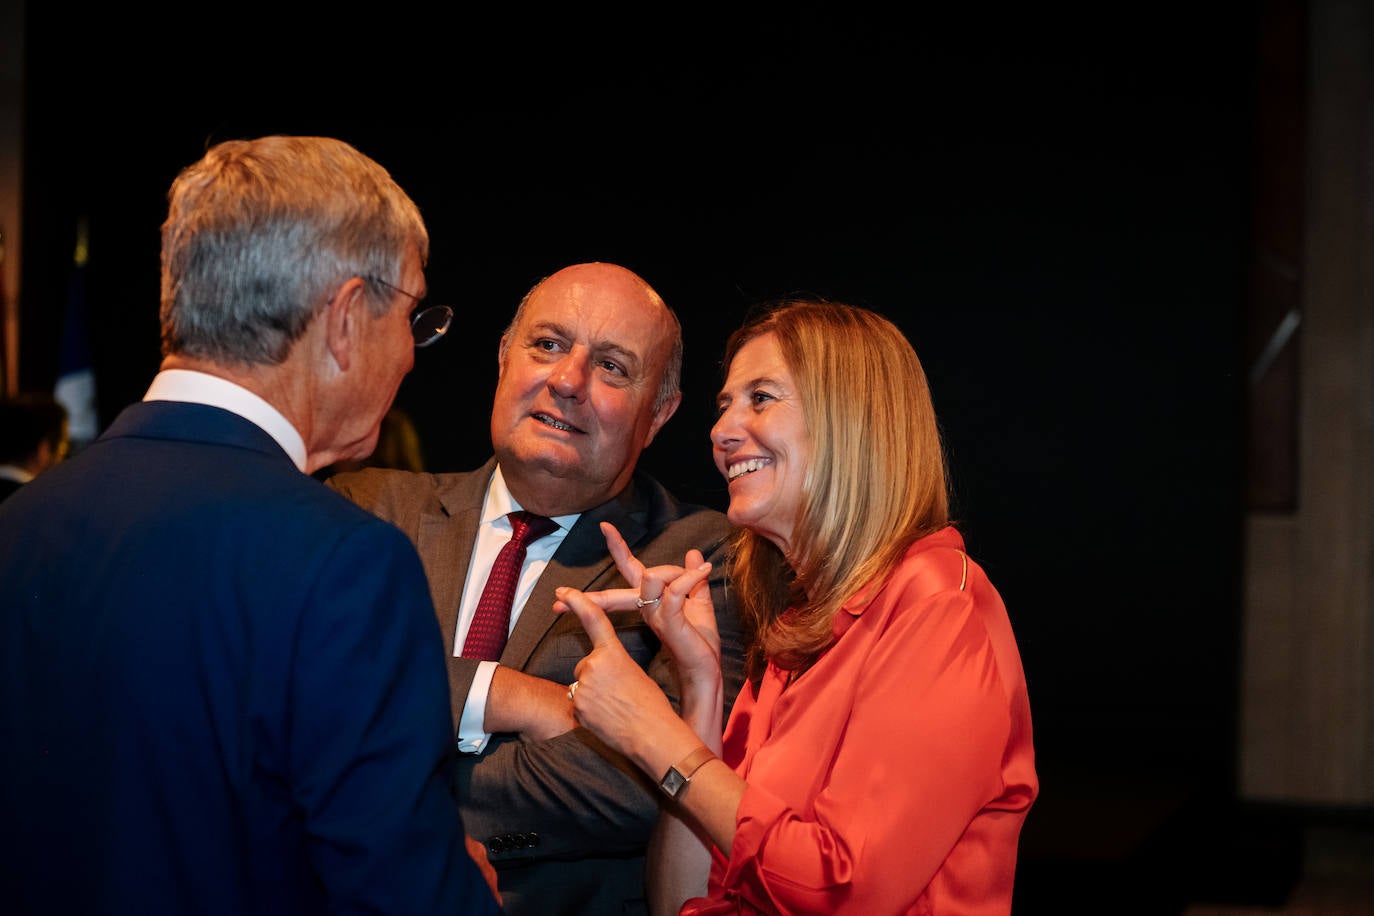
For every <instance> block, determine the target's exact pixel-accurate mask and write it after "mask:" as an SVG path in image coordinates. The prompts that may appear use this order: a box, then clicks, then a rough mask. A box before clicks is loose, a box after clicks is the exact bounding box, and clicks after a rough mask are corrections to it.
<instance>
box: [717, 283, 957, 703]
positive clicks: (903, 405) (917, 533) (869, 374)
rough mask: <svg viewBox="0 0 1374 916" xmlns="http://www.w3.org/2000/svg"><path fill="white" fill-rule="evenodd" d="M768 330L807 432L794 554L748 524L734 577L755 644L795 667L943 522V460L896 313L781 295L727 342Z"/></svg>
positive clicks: (823, 645) (735, 344) (758, 659)
mask: <svg viewBox="0 0 1374 916" xmlns="http://www.w3.org/2000/svg"><path fill="white" fill-rule="evenodd" d="M764 334H773V335H774V336H775V338H776V339H777V342H778V348H779V350H780V351H781V354H782V358H783V361H784V362H785V363H786V364H787V368H788V371H789V372H791V373H792V378H793V380H794V381H795V382H796V385H797V389H798V391H799V393H800V395H801V402H802V413H803V416H804V417H805V420H806V425H807V429H808V431H809V432H810V435H811V446H812V457H811V464H810V466H809V467H808V468H807V469H806V475H805V481H804V486H805V488H806V495H805V499H804V501H803V504H802V510H801V517H800V518H799V519H798V521H797V528H796V536H795V537H794V540H793V550H794V553H793V555H792V556H787V557H784V556H783V555H782V552H781V551H780V550H779V549H778V548H777V547H776V546H775V545H774V544H773V543H772V542H771V541H768V540H767V539H765V538H763V537H761V536H760V535H757V534H754V533H753V532H751V531H748V530H747V529H742V530H740V531H739V532H737V534H736V536H735V554H734V560H733V563H732V566H731V579H732V583H733V585H734V587H735V589H736V595H737V599H738V600H739V602H740V606H741V612H742V614H743V615H744V617H745V621H746V624H747V626H749V628H750V629H751V630H752V632H753V633H754V634H755V636H754V639H753V640H752V642H751V647H750V652H749V658H748V673H749V676H750V677H751V678H754V679H757V678H758V677H759V676H761V675H762V673H763V670H764V668H765V667H766V665H767V662H769V661H772V662H773V663H774V664H776V665H777V666H778V667H779V668H782V669H783V670H786V671H792V672H796V673H800V672H802V671H805V670H806V669H807V668H809V667H810V666H811V665H812V664H813V663H814V662H815V661H816V659H817V658H819V657H820V655H821V654H822V653H823V652H824V651H825V650H826V649H827V648H829V646H830V644H831V642H832V640H833V636H832V630H833V625H834V619H835V614H836V613H837V612H838V611H839V610H840V608H841V607H842V606H843V605H844V604H845V602H847V601H848V600H849V599H851V598H853V597H854V596H856V595H858V594H859V592H860V591H861V590H862V589H863V588H864V587H865V586H867V585H869V584H871V583H874V582H875V581H876V580H879V579H880V578H881V577H883V576H884V575H886V574H887V573H888V572H889V571H891V570H892V569H893V568H894V567H895V566H896V565H897V563H898V561H899V560H900V559H901V557H902V554H903V553H904V552H905V551H906V549H907V547H909V546H910V545H911V543H912V542H913V541H915V540H916V539H918V538H920V537H923V536H925V535H927V534H930V533H932V532H935V531H938V530H939V529H941V528H943V527H945V526H946V525H947V524H948V523H949V499H948V495H947V486H946V473H945V457H944V450H943V448H942V447H941V444H940V433H939V427H938V424H937V421H936V417H935V407H934V404H933V403H932V401H931V397H930V388H929V385H928V384H927V382H926V375H925V371H924V370H923V369H922V368H921V362H920V360H919V359H917V357H916V351H915V350H914V349H913V348H912V346H911V343H910V342H909V341H908V340H907V339H906V337H905V336H904V335H903V334H902V332H901V330H900V329H898V328H897V326H896V325H894V324H893V323H892V322H891V321H889V320H888V319H886V318H884V317H882V316H881V315H879V314H877V313H876V312H873V311H870V310H868V309H864V308H859V307H857V306H851V305H845V304H843V303H839V302H830V301H824V300H815V301H813V300H803V299H788V300H784V301H781V302H777V303H772V304H769V305H767V306H764V307H762V308H761V310H760V312H759V313H758V314H757V315H756V316H755V317H753V318H752V319H751V320H749V321H747V322H746V323H745V324H744V326H742V327H741V328H739V329H738V330H737V331H735V332H734V333H733V334H732V335H731V337H730V339H729V341H728V342H727V344H726V350H725V362H724V365H725V368H726V371H727V372H728V370H729V366H730V362H731V361H732V360H733V359H734V357H735V354H736V353H738V352H739V349H740V347H742V346H743V345H744V344H746V343H748V342H749V341H750V340H753V339H754V338H756V337H760V336H762V335H764Z"/></svg>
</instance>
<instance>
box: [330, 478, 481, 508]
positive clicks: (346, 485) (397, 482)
mask: <svg viewBox="0 0 1374 916" xmlns="http://www.w3.org/2000/svg"><path fill="white" fill-rule="evenodd" d="M484 475H489V472H487V471H485V469H482V468H479V469H478V470H475V471H463V472H456V473H447V474H433V473H429V472H427V471H401V470H394V469H392V468H363V469H362V470H358V471H343V472H340V473H338V474H334V475H333V476H331V477H330V478H329V479H328V480H326V481H325V484H326V486H328V487H329V488H330V489H332V490H334V491H336V492H338V493H341V494H343V495H344V496H346V497H348V498H349V499H350V500H352V501H353V502H355V503H357V504H358V505H360V506H362V507H364V508H366V509H368V510H370V511H372V512H375V513H379V514H382V515H394V514H397V513H400V512H405V511H426V510H428V511H434V510H438V509H439V508H440V507H441V506H444V505H446V504H449V503H451V502H452V501H454V500H458V501H463V500H464V499H465V498H466V497H465V494H466V493H467V492H468V491H469V490H471V491H472V492H473V493H477V494H480V493H482V492H484V491H485V486H486V478H485V476H484ZM477 498H478V499H480V495H479V496H478V497H477Z"/></svg>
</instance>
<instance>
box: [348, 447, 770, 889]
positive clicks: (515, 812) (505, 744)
mask: <svg viewBox="0 0 1374 916" xmlns="http://www.w3.org/2000/svg"><path fill="white" fill-rule="evenodd" d="M495 468H496V460H495V459H494V458H493V459H491V460H489V461H488V462H487V463H486V464H485V465H484V466H483V467H481V468H480V469H478V470H476V471H472V472H469V473H459V474H424V473H414V472H409V471H393V470H380V469H369V470H364V471H357V472H351V473H344V474H339V475H336V476H334V477H333V478H331V479H330V481H329V485H330V486H331V487H333V488H334V489H336V490H338V491H339V492H340V493H343V494H344V495H345V496H347V497H349V498H350V499H352V500H353V501H354V502H356V503H358V504H359V505H361V506H363V507H364V508H366V509H368V510H369V511H371V512H373V513H374V514H376V515H378V516H380V517H382V518H384V519H386V520H388V521H390V522H392V523H393V524H395V525H396V526H397V527H399V528H400V529H401V530H402V531H404V532H405V533H406V535H407V536H409V537H410V539H411V540H412V541H413V542H414V544H415V547H416V549H417V550H418V551H419V554H420V558H421V560H422V561H423V562H424V566H425V571H426V573H427V574H428V576H429V584H430V592H431V595H432V597H433V599H434V607H435V612H436V614H437V615H438V619H439V624H440V629H441V632H442V636H443V641H444V648H445V654H446V655H447V656H449V658H448V666H449V667H448V673H449V689H450V692H451V696H452V701H453V702H452V707H453V716H454V727H455V731H456V728H457V722H458V718H459V716H460V715H461V713H462V709H463V705H464V703H465V702H466V699H467V693H468V690H469V688H470V687H471V684H472V678H473V675H474V674H475V672H476V670H477V662H475V661H472V660H469V659H463V658H455V657H453V656H452V652H453V644H454V639H455V632H456V629H457V619H458V605H459V602H460V601H461V599H462V594H463V579H464V577H465V575H466V573H467V568H468V562H469V560H470V559H471V556H472V547H473V542H474V540H475V539H476V536H477V527H478V522H479V516H480V513H481V509H482V502H483V500H484V498H485V496H486V490H487V484H488V482H489V481H490V479H491V475H492V473H493V472H494V471H495ZM602 521H609V522H611V523H612V524H614V525H615V526H616V528H618V529H619V530H620V533H621V534H622V535H623V536H624V538H625V540H626V542H627V543H628V544H629V545H630V548H631V549H632V550H633V551H634V553H635V556H637V557H638V558H639V559H640V560H641V561H643V562H644V564H645V565H646V566H654V565H658V564H664V563H678V564H680V563H682V560H683V556H684V555H685V554H686V552H687V551H688V550H690V549H692V548H696V549H698V550H700V551H701V552H702V553H703V554H704V555H705V556H706V559H707V560H708V561H710V562H711V563H712V564H713V569H712V573H711V591H712V598H713V599H714V601H715V607H716V619H717V624H718V626H719V628H720V634H721V657H722V666H723V668H724V674H725V690H726V701H727V715H728V707H729V705H730V704H731V703H732V702H733V700H734V698H735V695H736V694H737V693H738V692H739V687H740V685H741V684H742V683H743V677H744V670H743V639H744V637H743V633H742V632H741V626H740V622H739V619H738V617H737V615H736V613H735V609H734V606H733V604H732V602H731V601H730V597H729V594H728V592H727V589H726V585H725V573H726V562H725V560H726V556H725V550H726V539H727V537H728V535H729V533H730V524H729V521H728V520H727V519H726V518H725V516H724V515H723V514H722V513H720V512H717V511H715V510H712V509H707V508H704V507H701V506H694V505H689V504H684V503H679V502H677V500H676V499H674V498H673V497H672V495H671V494H669V493H668V491H667V490H666V489H664V488H663V487H662V485H660V484H659V483H658V482H657V481H655V480H654V479H653V478H651V477H649V476H648V475H647V474H643V473H636V474H635V475H634V478H633V479H632V480H631V483H630V485H629V486H628V487H626V489H625V491H624V492H622V493H621V494H620V495H619V496H617V497H616V498H614V499H612V500H610V501H609V502H607V503H605V504H603V505H601V506H598V507H596V508H595V509H591V510H588V511H587V512H584V513H582V515H581V517H579V518H578V520H577V524H575V525H574V526H573V528H572V530H571V531H569V532H568V535H567V537H566V538H564V540H563V543H562V544H560V545H559V548H558V551H557V552H556V553H555V554H554V556H553V559H552V560H551V561H550V562H549V565H548V567H547V568H546V569H545V571H544V573H543V575H542V576H540V578H539V581H538V582H537V583H536V584H535V587H534V591H533V592H532V593H531V594H530V597H529V600H528V601H527V602H526V603H525V606H524V609H523V611H522V612H521V614H520V618H519V620H518V621H517V622H516V624H515V628H514V629H513V630H512V632H511V636H510V641H509V642H508V643H507V644H506V648H505V651H504V652H503V653H502V655H501V664H503V665H506V666H509V667H512V668H516V669H519V670H520V671H524V672H526V673H528V674H532V675H535V676H538V677H542V678H547V679H549V680H552V681H555V682H557V683H560V684H568V683H571V682H572V680H573V668H574V667H576V665H577V663H578V662H579V661H580V660H581V659H582V657H583V656H585V655H586V654H587V652H589V651H590V649H591V642H590V640H589V639H588V637H587V635H586V633H585V632H584V631H583V629H582V625H581V624H580V623H579V622H578V620H577V618H576V617H574V616H572V615H571V614H569V615H559V614H555V613H554V611H553V601H554V589H555V588H557V587H558V586H561V585H572V586H575V587H577V588H580V589H583V590H595V589H604V588H623V587H625V585H626V583H625V580H624V579H623V578H622V577H621V575H620V573H619V571H618V570H617V569H616V568H615V564H614V563H613V562H612V560H611V557H610V554H609V553H608V552H607V551H606V543H605V540H604V538H603V537H602V535H601V531H600V529H599V528H598V525H599V523H600V522H602ZM610 616H611V620H612V622H613V623H614V624H615V627H616V633H617V635H619V637H620V640H621V642H622V643H623V644H624V645H625V648H626V650H627V651H628V652H629V653H630V655H631V656H632V657H633V658H634V659H635V660H636V661H637V662H638V663H639V664H640V665H641V667H643V668H644V669H645V670H646V671H647V672H649V674H650V675H651V676H652V677H653V678H654V679H655V680H656V681H657V682H658V683H659V685H660V686H661V687H662V688H663V690H664V693H665V694H667V695H668V697H669V699H670V700H671V701H673V703H674V704H675V705H676V702H677V697H676V695H675V693H674V689H673V678H672V675H671V657H670V656H669V654H668V652H667V651H666V650H663V649H662V647H661V646H660V644H659V641H658V637H657V636H655V635H654V633H653V631H652V630H650V629H649V627H648V626H647V625H646V624H645V623H644V621H643V619H642V618H641V617H640V615H639V612H638V611H628V612H620V613H615V614H611V615H610ZM457 788H458V792H459V798H460V800H461V803H462V809H463V821H464V824H465V825H466V827H467V830H468V832H469V833H471V834H472V835H473V836H474V837H476V838H477V839H479V840H481V841H482V842H483V843H485V844H486V847H487V854H488V856H489V858H490V860H491V862H492V865H493V866H495V867H496V869H497V872H498V877H499V882H500V888H501V892H502V896H503V898H504V903H505V910H506V912H507V913H509V914H517V916H518V914H523V913H531V914H533V913H538V914H540V916H547V914H558V913H568V914H598V913H608V914H611V913H613V914H621V913H636V912H643V911H644V899H643V898H644V882H643V867H644V847H645V844H646V843H647V841H648V837H649V834H650V832H651V830H652V828H653V824H654V821H655V819H656V817H657V814H658V805H659V794H660V793H659V792H658V789H657V787H656V786H655V785H654V784H653V783H652V781H651V780H649V779H647V778H645V777H644V776H643V775H642V774H641V773H640V772H639V770H638V769H637V768H636V767H635V766H634V765H633V764H631V763H630V762H629V761H626V760H625V759H624V758H622V757H621V756H620V755H618V754H615V753H614V752H612V751H610V750H609V749H607V748H606V747H604V746H603V745H601V744H600V742H598V741H597V740H596V739H595V738H594V737H593V736H592V735H591V734H590V733H589V732H587V731H586V729H582V728H578V729H575V730H573V731H571V732H568V733H566V734H564V735H560V736H559V737H557V738H554V739H552V740H549V741H524V740H521V738H520V736H518V735H514V734H496V735H493V736H492V740H491V741H490V742H489V743H488V745H487V748H486V750H485V751H483V753H481V754H480V755H473V754H460V755H459V760H458V764H457Z"/></svg>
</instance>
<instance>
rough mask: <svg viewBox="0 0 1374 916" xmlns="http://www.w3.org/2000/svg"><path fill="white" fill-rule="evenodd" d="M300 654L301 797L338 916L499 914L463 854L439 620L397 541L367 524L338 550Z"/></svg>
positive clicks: (295, 711)
mask: <svg viewBox="0 0 1374 916" xmlns="http://www.w3.org/2000/svg"><path fill="white" fill-rule="evenodd" d="M303 572H304V571H303ZM290 651H291V652H292V653H293V656H294V657H293V666H292V667H293V671H294V674H293V680H292V685H291V691H292V696H291V704H290V713H289V717H288V721H287V734H286V740H287V746H288V754H289V759H290V761H291V763H290V780H291V783H292V792H293V796H294V798H295V799H296V800H297V804H298V805H299V807H300V810H301V814H302V818H303V821H304V829H305V834H306V837H307V843H308V848H309V855H310V858H311V861H312V862H313V864H314V866H315V869H316V871H317V873H318V875H319V878H320V880H321V882H322V883H323V884H324V886H325V887H326V891H325V894H326V896H327V897H328V898H329V899H330V900H331V901H332V902H333V905H334V911H335V912H341V913H342V912H388V913H425V914H431V913H436V912H438V913H460V912H461V913H495V912H498V908H497V905H496V901H495V899H494V898H493V897H492V895H491V893H490V891H489V890H488V887H487V884H486V882H485V879H484V878H483V877H482V875H481V873H480V872H479V871H478V868H477V866H476V864H475V863H474V862H473V861H472V859H471V858H470V857H469V856H468V854H467V851H466V849H465V848H464V840H463V824H462V819H461V816H460V814H459V811H458V807H457V804H456V802H455V800H454V798H453V795H452V791H451V785H450V784H449V782H448V779H447V767H446V761H447V760H448V759H449V756H450V754H451V750H450V748H451V742H450V741H449V740H448V731H449V728H448V726H449V715H448V703H447V686H446V683H445V674H444V668H443V660H442V653H441V651H440V646H439V639H438V632H437V627H436V625H435V620H434V612H433V609H432V607H431V604H430V600H429V597H428V592H427V590H426V586H425V580H424V574H423V570H422V568H421V566H420V562H419V559H418V557H417V556H416V555H415V551H414V549H413V547H412V546H411V544H410V543H409V542H408V541H407V540H406V539H405V537H404V536H403V535H402V534H401V533H400V532H399V531H397V530H396V529H395V528H392V527H391V526H389V525H384V524H382V523H380V522H375V521H368V522H366V523H363V524H360V525H358V526H356V527H354V528H352V529H351V530H350V531H349V532H347V533H346V534H344V535H343V536H342V537H341V538H340V540H339V543H338V544H337V545H336V546H335V548H334V549H333V550H331V551H328V554H327V556H326V557H325V558H324V560H323V561H322V563H321V565H320V568H318V569H317V570H315V571H314V575H313V582H312V586H311V594H310V598H309V602H308V605H307V607H306V608H305V609H304V610H303V612H302V616H301V622H300V626H299V634H298V638H297V640H296V644H295V645H294V646H292V647H291V649H290Z"/></svg>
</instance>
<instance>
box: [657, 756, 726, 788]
mask: <svg viewBox="0 0 1374 916" xmlns="http://www.w3.org/2000/svg"><path fill="white" fill-rule="evenodd" d="M719 759H720V758H719V757H717V756H716V754H715V751H713V750H711V748H709V747H707V746H706V745H704V744H700V745H697V747H696V748H695V749H694V750H692V751H691V752H689V753H688V754H687V756H685V757H683V758H682V759H681V760H679V761H678V762H677V763H675V764H673V765H672V766H670V767H669V768H668V769H667V771H665V772H664V774H663V776H662V777H661V778H660V779H659V781H658V787H659V789H660V790H661V791H662V792H663V794H664V795H667V796H668V797H669V798H671V799H673V800H674V801H681V800H682V796H683V795H684V794H686V792H687V787H688V786H689V785H690V784H691V782H692V777H694V776H696V774H697V772H698V771H700V769H701V768H702V767H704V766H705V765H706V764H708V763H710V762H711V761H712V760H719Z"/></svg>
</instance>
